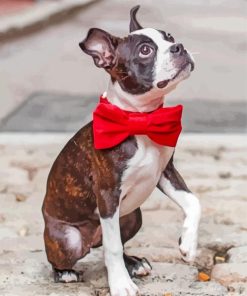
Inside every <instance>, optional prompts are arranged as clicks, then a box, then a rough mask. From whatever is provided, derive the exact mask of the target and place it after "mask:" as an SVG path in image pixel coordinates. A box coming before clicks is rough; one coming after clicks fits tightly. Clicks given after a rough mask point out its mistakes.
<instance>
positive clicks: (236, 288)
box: [0, 133, 247, 296]
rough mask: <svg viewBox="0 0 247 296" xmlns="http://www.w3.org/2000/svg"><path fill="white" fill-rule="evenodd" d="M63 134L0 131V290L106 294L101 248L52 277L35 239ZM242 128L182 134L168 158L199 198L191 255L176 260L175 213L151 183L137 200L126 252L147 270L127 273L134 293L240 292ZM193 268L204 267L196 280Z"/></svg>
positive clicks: (8, 295)
mask: <svg viewBox="0 0 247 296" xmlns="http://www.w3.org/2000/svg"><path fill="white" fill-rule="evenodd" d="M69 137H70V135H69V134H22V133H18V134H15V133H13V134H6V133H1V134H0V204H1V208H0V266H1V268H0V291H1V295H3V296H14V295H16V296H17V295H18V296H34V295H35V296H39V295H40V296H46V295H50V296H67V295H74V296H77V295H78V296H83V295H85V296H86V295H101V296H103V295H106V294H107V291H108V290H107V288H106V287H107V283H106V274H105V269H104V267H103V261H102V250H101V249H97V250H94V251H93V252H92V253H91V254H90V255H89V256H87V257H86V258H85V259H83V260H82V262H80V263H79V264H78V266H77V268H78V270H80V271H82V272H83V279H84V282H82V283H78V284H64V285H63V284H54V283H53V282H52V277H51V269H50V266H49V264H48V263H47V260H46V257H45V252H44V245H43V239H42V231H43V221H42V217H41V209H40V208H41V203H42V200H43V196H44V191H45V184H46V179H47V174H48V171H49V168H50V166H51V164H52V162H53V161H54V159H55V157H56V156H57V154H58V152H59V151H60V150H61V148H62V147H63V145H64V144H65V143H66V141H67V140H68V139H69ZM246 149H247V141H246V136H245V135H237V134H236V135H230V134H229V135H224V136H222V135H211V134H204V135H198V134H184V135H183V136H182V137H181V139H180V142H179V145H178V148H177V150H176V151H177V152H176V157H175V159H176V166H177V168H178V169H179V171H180V172H181V174H182V175H183V177H184V178H185V180H186V182H187V184H188V186H189V187H190V188H191V190H193V191H194V192H195V193H196V194H197V195H198V196H199V198H200V201H201V204H202V208H203V215H202V220H201V225H200V233H199V256H198V258H197V260H196V262H195V264H193V265H191V266H190V265H188V264H186V263H184V262H182V261H181V260H180V255H179V251H178V244H177V241H178V238H179V232H180V230H181V226H182V221H183V215H182V212H181V210H180V209H179V208H178V207H177V206H176V205H175V204H174V203H172V202H171V201H170V200H168V199H167V198H164V197H163V196H162V194H161V193H160V192H159V191H155V192H154V193H153V194H152V196H151V198H150V199H149V200H148V201H147V202H146V203H145V204H144V205H143V221H144V225H143V228H142V229H141V231H140V232H139V233H138V235H137V236H136V237H135V238H134V239H132V240H131V242H130V243H129V244H128V247H127V250H128V253H129V254H133V255H138V256H142V255H143V256H146V257H147V258H148V259H149V260H150V261H152V264H153V267H154V270H153V272H152V275H151V276H149V277H147V278H146V279H143V280H135V281H136V282H137V284H138V285H139V287H140V289H141V292H142V295H149V296H164V295H169V296H170V295H172V296H188V295H193V296H200V295H201V296H226V295H227V296H239V295H247V284H246V281H247V261H246V258H247V224H246V208H247V195H246V181H247V173H246V164H247V155H246ZM198 271H204V272H206V273H208V274H209V275H210V274H211V278H212V280H211V281H209V282H199V281H198V280H197V277H198Z"/></svg>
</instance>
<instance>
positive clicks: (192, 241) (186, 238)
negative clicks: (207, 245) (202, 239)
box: [179, 231, 197, 263]
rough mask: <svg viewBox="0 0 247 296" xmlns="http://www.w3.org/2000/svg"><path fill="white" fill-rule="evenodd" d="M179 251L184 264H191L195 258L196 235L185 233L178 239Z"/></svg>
mask: <svg viewBox="0 0 247 296" xmlns="http://www.w3.org/2000/svg"><path fill="white" fill-rule="evenodd" d="M179 250H180V253H181V255H182V259H183V260H184V261H185V262H188V263H192V262H194V261H195V258H196V251H197V233H196V234H195V233H190V232H188V231H187V232H185V233H183V235H182V236H181V237H180V238H179Z"/></svg>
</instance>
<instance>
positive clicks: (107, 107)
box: [93, 97, 183, 149]
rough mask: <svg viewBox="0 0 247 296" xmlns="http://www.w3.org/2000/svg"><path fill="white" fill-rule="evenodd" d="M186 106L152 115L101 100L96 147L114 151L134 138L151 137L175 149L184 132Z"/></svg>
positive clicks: (95, 126)
mask: <svg viewBox="0 0 247 296" xmlns="http://www.w3.org/2000/svg"><path fill="white" fill-rule="evenodd" d="M182 111H183V106H182V105H178V106H175V107H166V108H163V107H160V108H158V109H156V110H155V111H153V112H150V113H141V112H130V111H125V110H122V109H120V108H118V107H117V106H116V105H112V104H111V103H109V101H108V100H107V99H106V98H103V97H101V98H100V103H99V104H98V106H97V107H96V109H95V110H94V113H93V133H94V146H95V148H96V149H105V148H111V147H114V146H116V145H118V144H120V143H121V142H123V141H124V140H125V139H126V138H127V137H129V136H133V135H147V136H148V137H149V138H150V139H151V140H153V141H154V142H156V143H158V144H160V145H164V146H171V147H175V146H176V143H177V140H178V137H179V134H180V132H181V130H182V126H181V117H182Z"/></svg>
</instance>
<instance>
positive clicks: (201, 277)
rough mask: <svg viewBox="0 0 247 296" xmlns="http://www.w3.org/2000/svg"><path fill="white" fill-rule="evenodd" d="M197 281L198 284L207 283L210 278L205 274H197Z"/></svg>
mask: <svg viewBox="0 0 247 296" xmlns="http://www.w3.org/2000/svg"><path fill="white" fill-rule="evenodd" d="M198 280H199V281H200V282H207V281H209V280H210V277H209V275H207V274H206V273H205V272H199V273H198Z"/></svg>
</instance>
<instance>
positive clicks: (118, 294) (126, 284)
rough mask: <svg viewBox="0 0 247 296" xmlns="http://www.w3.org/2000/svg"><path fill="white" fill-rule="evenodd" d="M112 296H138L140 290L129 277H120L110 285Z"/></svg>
mask: <svg viewBox="0 0 247 296" xmlns="http://www.w3.org/2000/svg"><path fill="white" fill-rule="evenodd" d="M110 291H111V296H137V295H140V292H139V289H138V287H137V286H136V284H134V283H133V282H132V280H131V279H130V278H129V277H127V276H126V277H118V279H117V280H116V279H115V281H114V282H112V283H110Z"/></svg>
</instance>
